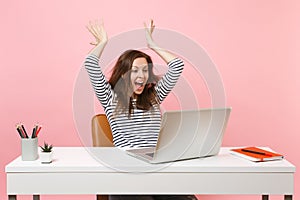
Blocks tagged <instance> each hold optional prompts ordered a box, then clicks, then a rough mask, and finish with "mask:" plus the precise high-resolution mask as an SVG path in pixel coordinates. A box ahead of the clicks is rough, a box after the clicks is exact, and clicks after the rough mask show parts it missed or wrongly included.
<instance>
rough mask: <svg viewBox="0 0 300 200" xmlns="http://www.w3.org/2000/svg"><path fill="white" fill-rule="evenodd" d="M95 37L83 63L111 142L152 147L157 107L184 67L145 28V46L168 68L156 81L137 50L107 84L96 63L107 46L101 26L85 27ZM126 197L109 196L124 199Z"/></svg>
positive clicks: (127, 54) (124, 58) (144, 56)
mask: <svg viewBox="0 0 300 200" xmlns="http://www.w3.org/2000/svg"><path fill="white" fill-rule="evenodd" d="M87 28H88V30H89V32H90V33H91V34H92V35H93V36H94V37H95V40H96V41H95V42H93V43H92V44H93V45H95V47H94V48H93V49H92V50H91V51H90V53H89V54H88V56H87V57H86V59H85V62H84V65H85V68H86V69H87V72H88V74H89V77H90V80H91V83H92V85H93V88H94V91H95V93H96V96H97V98H98V99H99V101H100V103H101V105H102V106H103V108H104V111H105V114H106V115H107V118H108V121H109V124H110V127H111V129H112V134H113V142H114V145H115V146H116V147H119V148H121V149H124V150H125V149H129V148H140V147H155V145H156V143H157V139H158V134H159V131H160V126H161V112H160V104H161V103H162V102H163V100H164V99H165V98H166V97H167V95H168V94H169V93H170V92H171V90H172V88H173V87H174V86H175V84H176V82H177V80H178V79H179V77H180V75H181V73H182V71H183V66H184V63H183V61H182V60H181V59H179V58H177V57H176V56H175V55H173V54H172V53H170V52H168V51H167V50H164V49H162V48H160V47H159V46H158V45H157V44H156V43H155V42H154V40H153V38H152V32H153V30H154V24H153V21H152V20H151V23H150V27H147V26H146V24H145V33H146V41H147V45H148V47H149V48H150V49H152V50H153V51H154V52H155V53H157V54H158V55H159V56H160V57H161V58H162V59H163V60H164V61H165V62H166V63H167V65H168V67H169V68H168V71H167V72H166V74H165V75H164V76H163V77H162V78H159V77H158V76H156V75H155V74H154V73H153V62H152V60H151V57H150V56H148V55H147V54H145V53H143V52H141V51H138V50H127V51H125V52H124V53H123V54H122V55H121V56H120V57H119V58H118V60H117V62H116V64H115V66H114V68H113V71H112V75H111V77H110V79H109V80H108V81H106V79H105V76H104V74H103V72H102V71H101V68H100V67H99V59H100V57H101V54H102V52H103V50H104V48H105V46H106V44H107V42H108V38H107V34H106V32H105V30H104V26H103V24H102V23H100V24H99V23H98V22H90V23H89V25H88V26H87ZM125 197H126V196H111V199H124V198H125ZM126 199H196V198H195V197H194V196H193V195H192V196H127V198H126Z"/></svg>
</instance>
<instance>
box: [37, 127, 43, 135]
mask: <svg viewBox="0 0 300 200" xmlns="http://www.w3.org/2000/svg"><path fill="white" fill-rule="evenodd" d="M41 128H42V127H41V126H40V127H39V128H38V129H37V131H36V137H37V136H38V134H39V132H40V130H41Z"/></svg>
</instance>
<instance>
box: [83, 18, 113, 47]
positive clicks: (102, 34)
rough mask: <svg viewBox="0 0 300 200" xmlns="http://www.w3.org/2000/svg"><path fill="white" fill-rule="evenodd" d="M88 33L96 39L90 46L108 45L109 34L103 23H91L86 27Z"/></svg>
mask: <svg viewBox="0 0 300 200" xmlns="http://www.w3.org/2000/svg"><path fill="white" fill-rule="evenodd" d="M86 28H87V29H88V31H89V32H90V33H91V34H92V35H93V36H94V37H95V40H96V41H95V42H91V43H90V44H92V45H95V46H97V45H98V44H106V43H107V40H108V39H107V34H106V31H105V29H104V25H103V22H101V23H99V22H98V20H96V21H93V22H92V21H90V22H89V24H88V25H87V26H86Z"/></svg>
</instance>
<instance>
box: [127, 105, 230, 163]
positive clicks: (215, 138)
mask: <svg viewBox="0 0 300 200" xmlns="http://www.w3.org/2000/svg"><path fill="white" fill-rule="evenodd" d="M230 112H231V108H208V109H199V110H180V111H166V112H165V113H164V114H163V117H162V126H161V130H160V133H159V137H158V141H157V145H156V147H154V148H139V149H128V150H126V152H127V153H128V154H129V155H131V156H134V157H136V158H139V159H141V160H144V161H146V162H149V163H167V162H173V161H179V160H186V159H193V158H202V157H207V156H214V155H217V154H218V153H219V151H220V148H221V145H222V140H223V136H224V132H225V129H226V126H227V122H228V118H229V115H230Z"/></svg>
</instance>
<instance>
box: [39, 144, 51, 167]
mask: <svg viewBox="0 0 300 200" xmlns="http://www.w3.org/2000/svg"><path fill="white" fill-rule="evenodd" d="M40 147H41V152H40V160H41V162H42V163H51V162H52V148H53V146H52V145H49V144H48V143H46V142H44V145H43V146H40Z"/></svg>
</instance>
